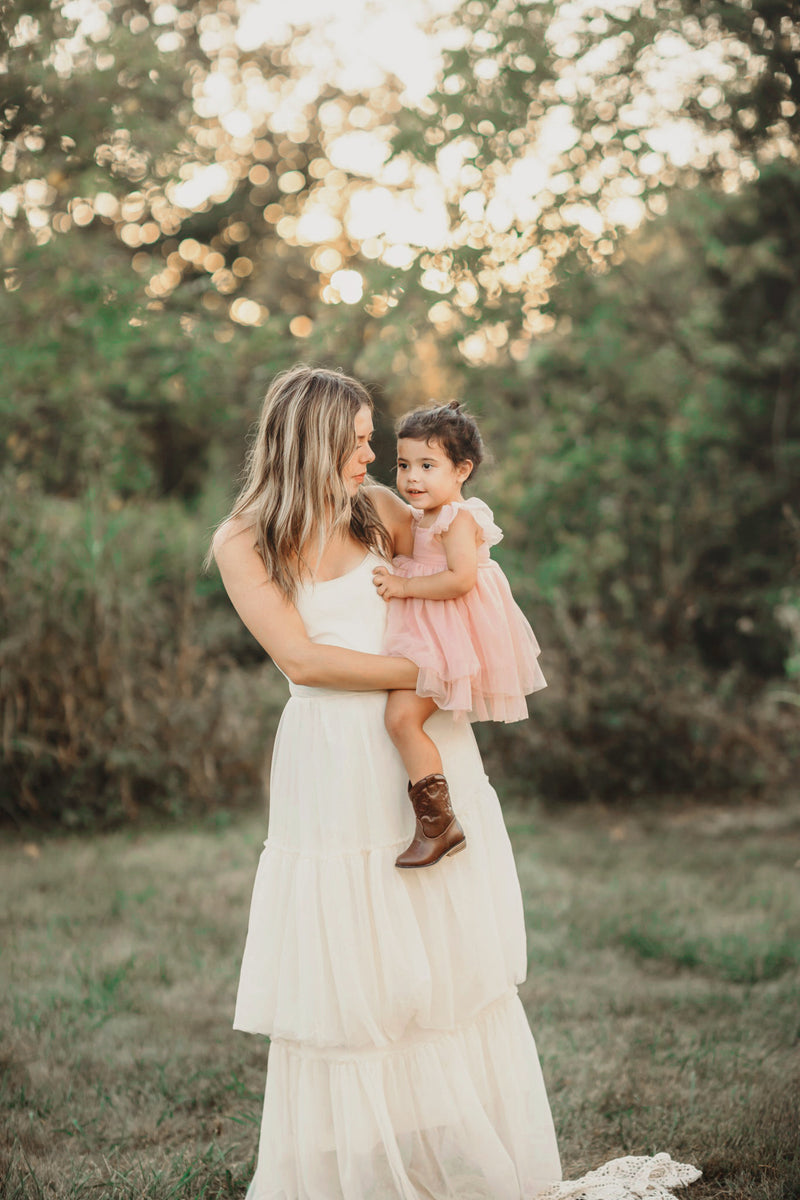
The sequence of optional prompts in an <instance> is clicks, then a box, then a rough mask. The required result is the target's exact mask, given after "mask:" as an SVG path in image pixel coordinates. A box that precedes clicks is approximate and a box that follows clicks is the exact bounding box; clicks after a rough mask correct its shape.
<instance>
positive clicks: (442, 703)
mask: <svg viewBox="0 0 800 1200" xmlns="http://www.w3.org/2000/svg"><path fill="white" fill-rule="evenodd" d="M397 438H398V441H397V490H398V492H399V493H400V495H401V496H402V497H403V498H404V499H405V500H407V501H408V503H409V504H410V505H411V507H412V516H413V517H414V538H413V549H412V551H411V557H408V556H406V555H403V554H400V555H398V556H397V557H395V558H394V559H393V562H392V566H393V569H394V573H392V572H390V571H389V570H388V569H387V568H386V567H376V569H375V571H374V572H373V575H374V582H375V586H376V587H377V589H378V592H379V593H380V595H381V596H383V597H384V599H386V600H393V601H395V603H393V604H391V605H390V607H389V615H388V621H387V638H386V646H385V651H386V653H387V654H393V655H394V654H396V655H402V656H403V657H405V658H410V659H411V660H412V662H415V663H416V664H417V666H418V667H419V679H418V682H417V690H416V692H406V691H396V692H390V693H389V699H388V701H387V704H386V728H387V730H388V731H389V735H390V736H391V738H392V741H393V742H394V744H395V746H396V747H397V749H398V750H399V752H400V755H401V757H402V759H403V763H404V765H405V768H406V771H407V772H408V776H409V780H410V782H409V785H408V791H409V798H410V800H411V803H412V804H413V806H414V811H415V813H416V817H417V826H416V832H415V834H414V839H413V841H412V842H411V845H410V846H409V847H408V848H407V849H406V850H404V851H403V853H402V854H401V855H400V857H399V858H398V859H397V862H396V865H397V866H398V867H427V866H432V865H433V864H434V863H437V862H438V861H439V859H440V858H443V857H444V856H445V855H446V854H455V853H457V851H459V850H463V849H464V846H465V845H466V838H465V837H464V831H463V829H462V828H461V825H460V824H459V822H458V818H457V817H456V816H455V814H454V813H453V809H452V806H451V804H450V793H449V791H448V787H447V780H446V779H445V778H444V776H443V775H442V760H441V758H440V756H439V752H438V750H437V749H436V746H435V744H434V742H433V741H432V740H431V738H429V737H428V735H427V734H426V733H425V730H424V728H423V725H424V723H425V721H427V719H428V717H430V716H431V714H432V713H434V712H435V711H436V709H437V708H443V709H448V710H450V711H452V712H453V714H454V716H455V718H456V719H465V718H466V719H468V720H470V721H521V720H524V719H525V717H527V715H528V710H527V706H526V704H525V696H526V695H528V694H529V693H530V692H535V691H538V689H539V688H543V687H546V686H547V684H546V680H545V678H544V675H543V674H542V672H541V669H540V667H539V664H538V662H537V658H538V655H539V643H538V642H537V641H536V638H535V636H534V633H533V630H532V629H531V627H530V625H529V624H528V622H527V620H526V619H525V616H524V615H523V613H522V611H521V609H520V608H518V606H517V605H516V603H515V602H514V598H513V596H512V595H511V589H510V588H509V586H508V580H507V579H506V577H505V575H504V574H503V572H502V571H501V569H500V567H499V566H498V565H497V563H495V562H493V561H492V559H491V558H490V557H489V547H490V546H494V545H496V543H497V542H499V541H500V539H501V538H502V536H503V535H502V533H501V531H500V530H499V529H498V527H497V526H496V525H495V524H494V521H493V520H492V513H491V510H490V509H489V508H488V507H487V505H486V504H484V503H483V501H482V500H478V499H477V498H475V497H473V498H471V499H469V500H464V499H463V497H462V495H461V489H462V487H463V486H464V484H465V483H466V482H467V480H468V479H470V478H472V476H474V474H475V472H476V470H477V468H478V466H479V465H480V463H481V461H482V459H483V443H482V441H481V436H480V433H479V432H478V427H477V425H476V424H475V421H474V420H473V419H472V417H471V416H469V415H468V414H467V413H466V412H464V411H463V410H462V409H461V406H460V404H459V403H458V401H453V402H452V403H451V404H445V405H441V406H439V407H436V408H427V409H417V410H416V411H415V412H412V413H409V414H408V415H407V416H405V417H403V418H401V420H400V422H399V424H398V427H397Z"/></svg>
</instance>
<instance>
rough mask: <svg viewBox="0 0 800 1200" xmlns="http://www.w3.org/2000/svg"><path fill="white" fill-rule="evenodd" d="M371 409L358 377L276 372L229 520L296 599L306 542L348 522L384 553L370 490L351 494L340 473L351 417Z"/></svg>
mask: <svg viewBox="0 0 800 1200" xmlns="http://www.w3.org/2000/svg"><path fill="white" fill-rule="evenodd" d="M364 407H367V408H370V409H372V407H373V405H372V398H371V397H370V395H369V392H368V391H367V390H366V388H365V387H364V386H363V384H360V383H359V382H358V380H356V379H351V378H350V376H348V375H345V374H344V373H343V372H341V371H335V370H326V369H323V368H319V367H309V366H305V365H299V366H296V367H292V368H291V369H290V370H288V371H284V372H283V373H282V374H280V375H278V376H276V378H275V379H274V380H273V381H272V385H271V386H270V388H269V391H268V392H267V394H266V396H265V398H264V404H263V407H262V409H261V416H260V418H259V422H258V427H257V430H256V432H255V436H254V438H253V440H252V442H251V444H250V447H249V449H248V453H247V458H246V460H245V465H244V469H243V472H242V474H243V483H242V487H241V489H240V491H239V494H238V496H237V497H236V500H235V502H234V505H233V508H232V509H231V511H230V513H229V514H228V516H227V517H226V518H225V521H223V522H222V523H221V524H222V525H224V524H225V523H226V522H227V521H231V520H236V519H237V518H244V519H245V520H246V521H247V522H248V524H249V525H251V526H252V528H253V531H254V533H255V546H256V549H257V550H258V552H259V554H260V555H261V558H262V559H263V560H264V565H265V567H266V569H267V575H268V577H269V578H270V579H271V580H272V582H273V583H275V584H277V586H278V587H279V588H280V589H281V591H282V592H283V593H284V595H285V596H286V598H287V599H288V600H290V601H294V599H295V596H296V594H297V588H298V585H299V584H300V582H301V581H302V579H303V578H304V577H305V578H307V577H308V575H309V574H310V573H311V567H310V564H309V561H308V551H309V547H310V546H312V545H316V546H318V548H319V550H320V552H321V551H322V548H323V546H324V544H325V542H326V541H327V539H328V538H329V537H331V535H332V534H334V533H336V532H337V531H339V530H342V529H345V528H348V527H349V530H350V534H351V536H352V537H353V538H355V540H356V541H358V542H361V544H362V545H363V546H364V547H366V548H367V549H370V550H376V551H377V552H378V553H379V554H383V555H385V556H388V555H389V554H390V553H391V543H390V538H389V534H388V533H387V531H386V528H385V527H384V525H383V524H382V522H381V520H380V518H379V516H378V514H377V512H376V510H375V506H374V504H373V502H372V500H371V499H370V497H369V496H368V495H367V494H366V493H365V492H364V491H363V490H362V489H359V491H358V492H357V493H356V495H355V496H353V497H351V496H350V494H349V492H348V490H347V488H346V486H345V483H344V480H343V478H342V472H343V470H344V467H345V465H346V463H347V461H348V459H349V458H350V456H351V455H352V454H353V452H354V450H355V449H356V445H357V439H356V434H355V428H354V423H355V418H356V415H357V414H358V412H359V411H360V409H362V408H364Z"/></svg>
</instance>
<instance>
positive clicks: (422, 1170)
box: [213, 367, 691, 1200]
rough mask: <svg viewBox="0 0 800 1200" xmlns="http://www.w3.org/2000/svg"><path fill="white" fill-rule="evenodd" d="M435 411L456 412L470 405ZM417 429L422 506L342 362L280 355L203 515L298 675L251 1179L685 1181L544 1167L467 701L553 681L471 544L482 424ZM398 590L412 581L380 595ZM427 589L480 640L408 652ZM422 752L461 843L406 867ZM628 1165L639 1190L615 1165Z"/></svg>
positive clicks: (270, 1198) (409, 1194)
mask: <svg viewBox="0 0 800 1200" xmlns="http://www.w3.org/2000/svg"><path fill="white" fill-rule="evenodd" d="M450 411H452V412H454V413H455V417H453V418H447V420H448V421H451V422H457V423H458V424H459V426H460V423H461V421H462V417H463V414H459V413H457V412H456V410H454V409H453V410H450ZM437 420H438V418H437ZM410 428H411V432H410V433H409V432H408V428H407V429H406V436H405V437H402V438H401V451H402V452H401V455H400V459H399V468H400V474H399V489H400V491H401V493H402V494H404V495H406V496H407V497H408V499H409V500H410V501H411V503H412V505H413V508H414V510H416V512H417V513H418V514H419V515H418V516H414V515H413V513H412V510H411V509H410V508H409V507H408V506H407V505H405V504H404V503H403V502H402V501H401V500H400V499H399V498H398V497H397V496H395V495H394V494H392V493H391V492H389V491H388V490H387V489H383V488H380V487H377V486H374V485H370V483H369V481H368V476H367V470H368V467H369V464H370V463H371V462H372V461H373V459H374V454H373V451H372V449H371V446H370V438H371V435H372V404H371V400H370V397H369V395H368V393H367V392H366V390H365V389H364V388H363V387H362V386H361V385H360V384H359V383H358V382H357V381H356V380H354V379H350V378H348V377H347V376H345V375H342V374H341V373H339V372H336V371H328V370H318V369H313V368H310V367H296V368H294V369H292V370H291V371H288V372H286V373H284V374H283V375H281V376H279V377H278V378H277V379H276V380H275V381H274V382H273V384H272V386H271V387H270V389H269V392H268V394H267V397H266V399H265V401H264V406H263V410H262V414H261V419H260V423H259V427H258V431H257V434H256V437H255V440H254V442H253V444H252V447H251V450H250V454H249V458H248V463H247V469H246V476H245V481H244V485H243V487H242V490H241V492H240V494H239V496H238V498H237V500H236V502H235V504H234V507H233V510H232V512H231V514H230V516H229V517H228V518H227V519H226V520H225V522H223V524H222V525H221V526H220V528H219V529H218V530H217V533H216V534H215V537H214V543H213V552H214V556H215V558H216V560H217V563H218V565H219V568H220V571H221V573H222V577H223V581H224V583H225V586H226V589H227V591H228V593H229V595H230V598H231V600H232V602H233V604H234V606H235V607H236V610H237V612H238V613H239V615H240V616H241V618H242V620H243V621H244V623H245V625H246V626H247V627H248V629H249V630H250V631H251V633H252V634H253V635H254V636H255V637H256V638H257V640H258V641H259V642H260V644H261V645H262V646H263V647H264V649H265V651H266V652H267V653H268V654H269V655H270V656H271V658H272V659H273V660H274V662H275V663H276V664H277V666H278V667H279V668H280V670H281V671H282V672H283V673H284V674H285V675H286V677H287V679H288V680H289V690H290V698H289V701H288V703H287V705H286V708H285V710H284V712H283V715H282V717H281V721H280V725H279V728H278V732H277V735H276V740H275V749H274V754H273V761H272V769H271V778H270V811H269V831H268V837H267V840H266V842H265V844H264V850H263V853H262V857H261V860H260V863H259V867H258V872H257V876H256V881H255V886H254V891H253V898H252V905H251V911H250V922H249V928H248V935H247V941H246V945H245V951H244V957H243V962H242V970H241V978H240V984H239V991H238V997H237V1005H236V1015H235V1020H234V1024H235V1027H236V1028H238V1029H244V1030H248V1031H251V1032H255V1033H262V1034H268V1035H269V1037H270V1039H271V1045H270V1052H269V1069H268V1072H267V1085H266V1094H265V1101H264V1113H263V1119H262V1128H261V1140H260V1145H259V1155H258V1165H257V1169H256V1173H255V1176H254V1178H253V1181H252V1183H251V1185H250V1188H249V1190H248V1200H401V1198H402V1200H456V1198H458V1200H534V1197H540V1196H545V1195H547V1196H548V1197H549V1196H550V1195H552V1196H554V1197H555V1196H561V1195H563V1196H568V1195H574V1196H577V1195H578V1194H586V1195H587V1196H591V1197H595V1196H596V1197H602V1196H612V1197H613V1200H626V1198H629V1197H630V1198H632V1197H633V1196H634V1195H636V1196H648V1197H649V1196H652V1197H655V1196H656V1195H659V1194H660V1195H662V1196H663V1195H667V1193H666V1192H665V1191H663V1190H662V1191H661V1192H660V1193H659V1192H656V1191H649V1192H648V1191H645V1190H643V1188H642V1181H643V1179H644V1178H645V1176H644V1175H643V1174H642V1172H649V1171H652V1173H653V1179H656V1177H657V1176H658V1173H659V1172H661V1184H663V1185H664V1186H667V1185H671V1186H674V1185H675V1184H676V1183H680V1182H681V1181H682V1178H681V1177H680V1172H679V1173H678V1176H675V1178H673V1177H672V1176H669V1170H672V1171H673V1175H675V1169H677V1166H676V1164H671V1163H669V1160H668V1159H666V1156H659V1158H658V1159H647V1160H643V1159H637V1160H621V1162H622V1164H623V1165H622V1167H621V1168H618V1167H617V1166H615V1164H609V1166H608V1167H607V1168H604V1169H603V1172H604V1174H603V1180H601V1181H600V1183H601V1184H602V1189H605V1185H606V1184H607V1183H608V1181H609V1179H611V1183H612V1187H613V1191H606V1190H596V1187H595V1182H593V1181H592V1178H591V1177H586V1178H585V1180H583V1181H581V1183H580V1185H573V1184H562V1183H559V1182H558V1181H559V1180H560V1178H561V1169H560V1165H559V1157H558V1150H557V1147H556V1140H555V1134H554V1130H553V1122H552V1119H551V1116H550V1109H549V1106H548V1101H547V1096H546V1093H545V1089H544V1083H543V1081H542V1073H541V1069H540V1065H539V1060H538V1057H537V1053H536V1048H535V1045H534V1042H533V1038H532V1036H531V1032H530V1029H529V1027H528V1023H527V1019H526V1017H525V1013H524V1010H523V1008H522V1005H521V1003H520V1000H519V997H518V994H517V986H518V984H519V983H521V982H522V980H523V979H524V978H525V972H526V966H527V955H526V945H525V927H524V920H523V910H522V902H521V896H520V890H519V883H518V880H517V875H516V870H515V867H514V861H513V857H512V853H511V848H510V844H509V841H508V837H507V834H506V831H505V827H504V825H503V819H502V815H501V812H500V807H499V804H498V801H497V796H496V794H495V792H494V791H493V789H492V788H491V786H490V784H489V782H488V780H487V779H486V776H485V774H484V772H483V767H482V764H481V760H480V756H479V754H478V750H477V747H476V744H475V739H474V737H473V734H472V730H471V727H470V724H469V721H468V720H466V719H459V718H460V717H461V718H463V717H464V716H467V715H468V716H470V717H471V718H476V717H477V718H480V717H481V716H482V715H483V714H484V713H487V714H488V715H489V716H491V717H493V718H494V719H516V717H517V716H521V715H522V712H521V708H520V707H519V705H520V702H521V701H520V698H521V696H522V695H523V693H524V692H525V691H528V690H533V689H534V688H535V687H537V686H539V687H540V686H543V684H544V680H543V677H541V674H540V673H538V667H536V663H535V658H536V653H538V647H537V646H536V644H535V639H533V635H532V634H531V633H530V632H529V627H528V626H527V623H526V622H524V618H522V617H521V614H520V615H519V616H517V615H516V613H517V612H518V610H516V609H515V606H513V601H511V599H510V595H508V594H506V591H505V590H504V587H503V585H504V584H505V581H504V580H503V579H501V577H500V576H498V575H497V573H495V572H493V571H492V569H491V567H489V566H488V565H487V559H488V546H489V545H491V544H492V543H493V541H496V540H497V538H498V534H499V531H497V530H496V527H495V526H494V525H493V523H492V521H491V514H488V510H485V506H482V505H481V504H480V502H479V501H478V502H475V501H463V500H462V499H461V498H460V495H461V494H460V486H461V485H462V484H463V483H464V482H465V481H466V479H467V478H468V476H469V475H470V474H471V473H472V471H473V470H474V468H475V467H476V466H477V459H478V453H477V450H476V449H475V445H473V447H472V449H471V452H470V455H469V456H467V458H464V459H461V458H460V454H461V451H452V452H451V450H449V449H448V446H449V445H450V443H449V442H448V441H447V439H446V437H445V435H444V433H443V432H442V430H441V429H440V427H439V426H438V425H437V426H436V429H437V430H438V431H439V432H436V433H434V431H433V430H432V429H428V428H427V427H426V426H417V425H414V426H412V427H410ZM420 430H422V432H419V431H420ZM425 430H427V432H425ZM415 431H417V432H415ZM420 456H421V457H420ZM456 459H459V461H458V462H456V461H455V460H456ZM440 479H443V480H445V481H446V486H445V488H444V490H443V491H439V490H437V489H438V487H439V483H438V480H440ZM456 480H457V481H458V486H459V490H454V487H453V483H454V481H456ZM453 510H455V511H453ZM484 510H485V511H484ZM487 514H488V515H487ZM415 528H416V530H417V532H416V537H415V536H414V529H415ZM420 535H422V537H420ZM412 549H413V555H414V557H413V559H412V558H411V557H410V555H411V553H412ZM393 556H394V566H393V572H394V574H392V573H390V571H389V563H390V562H391V561H392V558H393ZM443 564H444V565H443ZM373 572H374V575H373ZM437 576H443V578H440V579H438V580H437V578H436V577H437ZM401 581H402V582H401ZM505 587H506V588H507V584H505ZM404 588H405V589H406V590H405V595H406V596H407V597H408V598H407V599H405V600H402V599H399V600H398V601H395V602H394V603H393V604H389V605H387V604H386V603H384V597H385V598H387V599H391V598H392V597H401V596H402V594H403V589H404ZM487 589H497V590H496V591H487ZM474 591H477V593H478V595H477V597H476V596H473V595H472V593H473V592H474ZM486 596H489V597H490V599H491V603H489V600H487V599H486ZM437 597H442V599H437ZM429 603H430V604H434V603H436V604H442V605H444V606H447V605H451V604H455V605H456V606H459V605H462V606H463V605H465V606H466V608H465V609H464V608H460V609H458V612H459V613H460V616H461V618H462V619H463V624H464V630H465V631H466V632H464V631H462V630H461V627H460V626H459V632H458V638H457V639H456V642H457V644H458V645H459V646H460V647H461V649H462V650H466V649H467V648H468V644H469V647H471V649H472V651H473V652H474V655H475V661H473V660H470V661H469V662H467V663H466V664H464V663H462V662H461V660H460V659H459V661H458V662H455V660H454V659H453V658H452V656H451V655H450V654H449V651H448V652H444V653H443V654H442V655H441V657H440V658H439V659H436V660H433V659H431V658H430V657H424V655H423V653H422V652H423V651H424V654H425V655H427V654H428V649H429V647H428V641H429V635H430V634H431V632H434V633H435V632H437V631H441V629H442V628H449V624H448V622H449V620H450V618H446V619H444V624H441V625H440V622H441V621H442V620H443V618H442V617H441V616H435V615H432V614H430V613H428V614H426V612H425V610H424V608H423V609H419V608H415V607H414V606H416V605H419V604H421V605H423V606H424V605H427V604H429ZM484 604H486V605H488V609H487V611H488V612H489V613H491V614H494V615H495V616H497V617H498V620H499V614H502V615H503V617H504V619H507V620H508V621H509V622H510V627H511V630H512V633H511V634H510V638H511V641H510V642H509V641H508V640H507V639H506V640H505V641H503V640H502V638H505V636H506V635H505V634H503V635H502V638H501V648H502V654H501V658H502V662H503V663H504V664H505V667H507V666H508V658H507V653H508V648H509V646H510V645H511V644H512V643H513V645H514V646H515V647H517V648H518V649H520V650H521V659H520V661H521V663H522V666H521V670H520V673H519V676H518V677H517V678H515V679H514V682H513V687H511V688H510V689H509V688H507V687H506V681H507V679H508V678H509V676H508V675H507V674H506V673H505V668H504V672H503V674H502V681H503V682H502V686H501V687H499V688H498V685H497V675H496V673H495V672H494V658H493V656H492V653H491V650H492V646H493V645H496V643H495V642H494V641H493V640H492V639H491V638H490V639H486V638H485V637H484V636H483V634H482V632H480V631H478V629H477V626H478V623H479V622H478V614H479V612H482V611H483V609H482V608H481V605H484ZM498 605H499V607H498ZM404 606H410V607H408V608H406V610H405V612H404ZM393 608H394V612H392V609H393ZM387 615H388V616H389V624H390V629H389V637H388V641H387ZM493 634H495V635H496V634H497V631H496V630H493ZM423 635H424V636H423ZM387 651H388V652H387ZM407 651H408V652H407ZM418 652H419V653H418ZM415 654H416V656H417V657H418V658H420V662H419V663H417V662H416V660H415ZM423 658H424V661H423ZM476 662H477V664H478V665H477V666H476ZM454 666H455V669H454ZM387 693H390V694H389V696H388V704H387ZM420 697H421V700H422V703H420V702H419V698H420ZM440 701H441V704H440ZM522 703H524V701H522ZM448 709H449V710H450V711H448ZM385 719H386V721H387V722H388V725H389V726H390V727H391V728H392V729H393V730H394V734H395V737H396V738H397V741H398V745H400V746H402V747H403V753H404V755H405V758H406V764H405V767H404V762H403V760H402V759H401V757H400V755H399V754H398V753H397V750H396V749H395V747H394V745H393V744H392V741H391V740H390V738H389V736H388V735H387V731H386V725H385ZM423 723H424V724H425V729H424V730H422V724H423ZM428 742H430V745H428ZM431 767H432V768H433V769H432V770H431V769H429V768H431ZM406 768H407V769H406ZM431 775H433V776H441V777H444V778H446V781H447V785H449V788H448V796H447V806H448V807H449V805H450V796H451V795H452V799H453V803H454V806H455V809H456V810H457V811H458V814H459V816H458V821H459V824H460V827H461V828H462V829H463V833H464V835H465V837H466V839H467V841H468V844H469V849H468V852H467V853H464V854H458V855H457V856H455V857H447V858H446V859H445V860H444V861H440V862H439V864H438V865H437V866H432V864H429V865H431V866H432V869H426V870H398V869H397V868H396V865H395V863H396V860H397V858H398V855H400V853H401V851H403V850H404V848H406V847H407V846H408V843H409V839H410V837H411V835H412V833H415V841H417V840H419V835H420V834H421V835H422V838H423V839H425V838H427V842H425V841H424V840H423V841H422V842H421V843H420V844H421V845H422V846H423V847H426V846H427V848H428V849H430V846H429V845H428V843H429V842H430V841H431V840H435V837H436V836H437V835H436V834H435V832H434V834H433V839H432V838H431V836H430V835H431V829H430V828H428V827H427V824H426V820H425V818H426V816H430V808H431V804H430V803H426V802H425V797H424V796H422V797H421V799H420V797H419V796H418V797H416V800H417V801H418V803H416V805H415V807H416V808H417V809H418V811H417V812H416V813H415V812H414V811H413V810H412V808H411V807H410V806H409V805H408V804H407V802H406V801H405V799H404V797H405V793H406V789H407V785H408V782H409V779H410V780H411V781H412V785H413V784H414V783H416V784H418V783H419V782H420V780H424V779H425V778H426V777H429V776H431ZM415 777H417V778H416V779H415ZM423 790H424V789H423ZM436 790H437V789H436V788H434V791H436ZM412 791H413V786H412ZM439 793H440V789H439ZM441 798H442V797H441V794H439V795H438V800H437V801H436V802H435V803H433V802H431V803H432V804H433V808H437V810H438V809H440V808H441V807H442V805H441V803H439V802H440V801H441ZM412 799H415V798H414V797H412ZM429 800H430V798H429ZM440 815H441V814H440ZM445 815H446V814H445ZM450 819H452V818H450ZM450 849H452V846H451V847H450ZM445 853H447V852H446V851H445ZM439 857H441V856H439ZM433 858H434V860H436V854H434V856H433ZM410 865H423V864H421V863H416V864H410ZM665 1160H666V1163H667V1164H669V1167H668V1168H667V1174H666V1175H665V1174H664V1170H665ZM631 1163H636V1164H638V1167H637V1170H638V1171H639V1176H640V1178H639V1179H638V1182H636V1181H634V1182H635V1187H636V1188H638V1190H635V1189H634V1188H633V1187H631V1188H628V1187H627V1185H626V1184H625V1182H624V1181H625V1180H626V1179H628V1178H629V1176H630V1175H631V1168H630V1167H629V1166H625V1164H631ZM687 1170H691V1169H690V1168H687ZM609 1171H610V1175H609ZM647 1178H648V1179H649V1178H650V1175H647ZM683 1178H684V1179H685V1176H684V1177H683ZM576 1186H578V1187H579V1188H580V1189H583V1190H582V1191H578V1192H576V1191H574V1190H572V1189H574V1188H575V1187H576ZM562 1189H566V1190H562ZM592 1189H594V1190H592Z"/></svg>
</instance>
